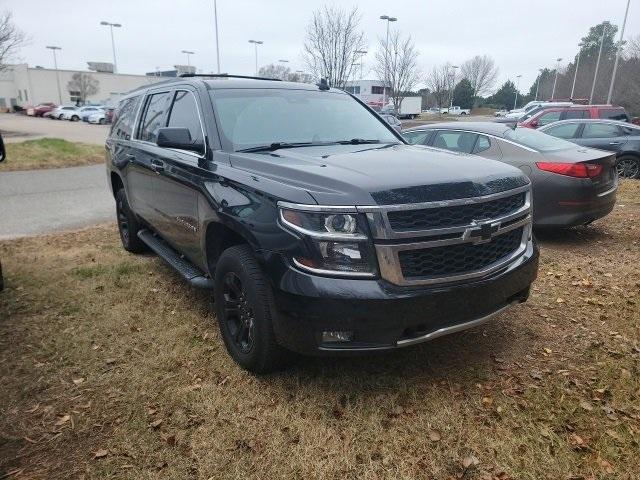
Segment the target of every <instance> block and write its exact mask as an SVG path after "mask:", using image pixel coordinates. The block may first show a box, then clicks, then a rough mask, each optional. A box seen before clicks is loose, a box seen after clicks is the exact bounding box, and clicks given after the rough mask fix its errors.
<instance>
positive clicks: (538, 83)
mask: <svg viewBox="0 0 640 480" xmlns="http://www.w3.org/2000/svg"><path fill="white" fill-rule="evenodd" d="M538 71H539V72H540V75H538V81H537V82H536V98H534V100H538V89H539V88H540V81H541V80H542V72H544V69H542V68H540V69H538Z"/></svg>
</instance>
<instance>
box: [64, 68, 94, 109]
mask: <svg viewBox="0 0 640 480" xmlns="http://www.w3.org/2000/svg"><path fill="white" fill-rule="evenodd" d="M99 85H100V82H98V80H96V79H95V78H93V75H91V74H90V73H80V72H78V73H74V74H73V75H72V76H71V80H69V83H67V90H68V91H69V93H71V92H76V95H77V96H78V99H79V100H78V101H79V103H85V102H86V101H87V97H90V96H91V95H95V94H96V93H98V91H99V88H98V86H99Z"/></svg>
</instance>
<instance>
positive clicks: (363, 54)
mask: <svg viewBox="0 0 640 480" xmlns="http://www.w3.org/2000/svg"><path fill="white" fill-rule="evenodd" d="M355 53H357V54H358V55H360V80H362V59H363V58H364V56H365V55H366V54H367V51H366V50H356V52H355Z"/></svg>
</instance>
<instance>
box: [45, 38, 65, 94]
mask: <svg viewBox="0 0 640 480" xmlns="http://www.w3.org/2000/svg"><path fill="white" fill-rule="evenodd" d="M47 48H48V49H49V50H51V51H52V52H53V68H55V70H56V84H57V85H58V105H62V92H61V90H60V72H58V59H57V58H56V50H62V48H60V47H54V46H48V47H47Z"/></svg>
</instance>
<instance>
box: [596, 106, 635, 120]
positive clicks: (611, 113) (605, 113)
mask: <svg viewBox="0 0 640 480" xmlns="http://www.w3.org/2000/svg"><path fill="white" fill-rule="evenodd" d="M600 118H606V119H609V120H620V121H622V122H628V121H629V117H628V116H627V112H625V111H624V110H623V109H621V108H616V109H602V110H600Z"/></svg>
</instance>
